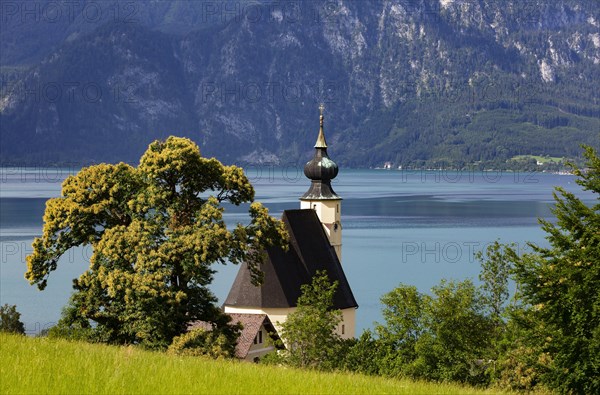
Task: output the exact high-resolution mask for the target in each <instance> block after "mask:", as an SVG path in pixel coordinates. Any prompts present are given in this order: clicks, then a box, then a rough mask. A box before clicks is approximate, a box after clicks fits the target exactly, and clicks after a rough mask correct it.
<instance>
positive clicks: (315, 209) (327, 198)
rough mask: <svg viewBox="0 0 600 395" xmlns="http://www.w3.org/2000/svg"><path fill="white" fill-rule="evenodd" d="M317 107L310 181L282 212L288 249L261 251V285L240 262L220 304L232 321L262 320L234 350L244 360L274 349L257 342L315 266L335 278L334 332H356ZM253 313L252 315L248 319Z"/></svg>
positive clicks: (333, 168)
mask: <svg viewBox="0 0 600 395" xmlns="http://www.w3.org/2000/svg"><path fill="white" fill-rule="evenodd" d="M320 111H321V114H320V127H319V134H318V137H317V142H316V144H315V154H314V157H313V158H312V159H311V160H310V161H309V162H308V163H307V164H306V165H305V166H304V174H305V175H306V177H307V178H309V179H310V180H311V184H310V187H309V189H308V191H307V192H306V193H305V194H304V195H302V197H301V198H300V209H296V210H285V211H284V212H283V215H282V221H283V223H284V224H285V227H286V229H287V231H288V233H289V236H290V243H289V249H288V250H287V251H284V250H282V249H281V248H269V249H267V250H266V251H265V252H266V256H267V257H266V261H265V262H264V264H262V265H261V270H262V271H263V273H264V281H263V284H262V285H260V286H254V285H253V284H252V282H251V278H250V271H249V269H248V265H247V264H246V263H243V264H242V265H241V266H240V268H239V271H238V274H237V276H236V278H235V281H234V283H233V285H232V287H231V290H230V291H229V295H228V296H227V299H226V300H225V303H224V310H225V313H228V314H230V315H231V316H232V318H233V319H234V321H235V320H236V318H237V317H244V320H246V321H247V322H253V323H254V322H255V321H256V322H259V321H260V323H261V324H260V325H258V324H253V325H252V328H253V329H252V331H253V332H255V333H256V335H255V338H254V341H253V342H252V343H253V347H250V348H248V347H247V344H246V343H248V342H247V341H243V342H242V343H244V350H243V351H242V352H239V353H237V354H239V355H238V356H239V357H240V358H244V359H246V360H255V358H260V357H261V356H263V355H264V354H266V353H268V352H270V351H272V350H273V347H272V346H271V347H268V346H266V345H265V346H264V347H262V348H261V347H259V346H258V345H260V344H264V339H266V335H267V330H266V328H267V327H268V328H272V329H275V330H276V331H277V332H279V330H280V328H281V326H280V323H282V322H284V321H285V320H286V319H287V316H288V314H290V313H291V312H293V311H294V310H295V309H296V305H297V301H298V297H299V296H300V295H301V290H300V288H301V286H302V285H303V284H309V283H310V282H311V281H312V278H313V276H314V275H315V273H316V272H317V271H319V270H325V271H326V272H327V274H328V276H329V279H330V280H331V281H332V282H333V281H337V282H338V288H337V290H336V294H335V296H334V306H333V307H334V308H335V309H339V310H341V312H342V321H341V322H340V324H339V325H338V328H337V333H338V334H339V335H340V336H341V337H342V338H344V339H349V338H353V337H354V336H355V333H356V329H355V327H356V309H357V308H358V304H357V303H356V300H355V299H354V295H353V294H352V290H351V288H350V284H349V283H348V280H347V279H346V275H345V274H344V270H343V269H342V265H341V260H342V223H341V202H342V198H341V197H339V196H338V195H337V194H336V193H335V192H334V191H333V188H332V187H331V180H332V179H334V178H335V177H336V176H337V174H338V171H339V169H338V166H337V164H336V163H335V162H334V161H333V160H331V159H330V158H329V156H328V155H327V143H326V140H325V133H324V130H323V123H324V116H323V107H322V106H321V107H320ZM253 316H254V317H257V318H256V319H255V320H252V319H250V318H251V317H253ZM259 316H260V317H259ZM249 317H250V318H249ZM242 324H243V323H242ZM258 327H260V331H258V330H257V328H258ZM263 331H264V333H263ZM245 337H248V334H245ZM238 343H240V342H238ZM238 348H239V344H238ZM236 351H237V350H236ZM242 355H243V356H242Z"/></svg>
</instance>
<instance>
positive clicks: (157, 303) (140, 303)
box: [25, 137, 286, 347]
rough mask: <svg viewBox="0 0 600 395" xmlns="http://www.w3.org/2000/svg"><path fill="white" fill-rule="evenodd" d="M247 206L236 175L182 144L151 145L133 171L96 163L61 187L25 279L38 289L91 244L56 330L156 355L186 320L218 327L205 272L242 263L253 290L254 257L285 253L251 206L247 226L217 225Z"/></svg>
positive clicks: (242, 181) (271, 224)
mask: <svg viewBox="0 0 600 395" xmlns="http://www.w3.org/2000/svg"><path fill="white" fill-rule="evenodd" d="M253 198H254V189H253V188H252V185H251V184H250V182H249V181H248V179H247V178H246V176H245V175H244V173H243V171H242V169H241V168H239V167H236V166H224V165H222V164H221V163H220V162H219V161H217V160H216V159H214V158H213V159H207V158H203V157H202V156H201V155H200V150H199V148H198V147H197V146H196V145H195V144H194V143H193V142H192V141H190V140H188V139H185V138H177V137H169V138H168V139H167V140H166V141H155V142H153V143H152V144H150V146H149V147H148V150H147V151H146V152H145V153H144V155H143V156H142V158H141V160H140V164H139V166H137V167H132V166H130V165H127V164H124V163H119V164H116V165H112V164H100V165H96V166H91V167H88V168H84V169H82V170H81V171H80V172H79V173H78V174H77V175H75V176H70V177H68V178H67V179H66V180H65V181H64V183H63V185H62V196H61V197H59V198H55V199H50V200H49V201H48V202H47V204H46V211H45V214H44V229H43V235H42V237H40V238H36V239H35V240H34V243H33V248H34V251H33V253H32V254H31V255H29V256H28V257H27V266H28V270H27V273H26V274H25V277H26V278H27V279H28V280H29V281H30V283H31V284H37V286H38V287H39V288H40V289H44V287H45V286H46V283H47V281H48V277H49V275H50V273H51V272H52V271H53V270H55V269H56V267H57V263H58V260H59V258H60V257H61V256H62V255H63V254H64V253H65V252H66V251H67V250H69V249H70V248H72V247H75V246H82V245H91V246H92V247H93V255H92V257H91V260H90V267H89V269H88V270H87V271H86V272H84V273H83V274H82V275H81V276H80V277H79V278H78V279H76V280H74V288H75V292H74V294H73V296H72V299H71V304H70V306H69V307H68V308H67V309H65V313H64V318H63V322H62V323H61V324H62V325H67V326H73V327H77V328H80V329H81V328H83V329H89V332H90V333H93V336H95V337H96V338H97V339H99V340H102V341H107V342H113V343H138V344H143V345H146V346H150V347H165V346H167V345H168V344H169V343H170V342H171V340H172V338H173V337H174V336H177V335H180V334H181V333H183V332H184V331H185V330H186V328H187V324H188V322H190V321H194V320H204V321H209V322H214V323H218V324H223V325H225V324H226V321H227V320H226V319H223V316H222V315H221V313H220V311H219V309H218V308H217V307H216V306H215V302H216V298H215V297H214V295H213V294H212V293H211V292H210V290H209V289H208V287H207V286H208V285H209V284H210V283H211V281H212V279H213V274H214V269H213V268H212V265H213V264H215V263H226V262H227V261H229V262H232V263H239V262H241V261H242V260H245V261H247V262H248V263H249V267H250V270H251V271H252V274H253V279H254V281H255V282H256V283H259V282H260V280H261V272H260V270H259V269H258V267H259V264H260V262H261V260H262V255H261V254H260V251H262V250H263V249H264V248H265V247H267V246H271V245H280V246H283V247H284V248H285V243H286V233H285V230H284V227H283V225H282V223H281V222H280V221H278V220H276V219H274V218H272V217H270V216H269V215H268V211H267V209H266V208H264V207H263V206H262V205H260V204H259V203H252V204H251V205H250V207H249V215H250V221H249V224H247V225H242V224H238V225H237V226H236V227H235V228H234V229H228V228H227V227H226V225H225V222H224V220H223V211H224V208H223V206H222V203H231V204H234V205H239V204H242V203H245V202H252V201H253Z"/></svg>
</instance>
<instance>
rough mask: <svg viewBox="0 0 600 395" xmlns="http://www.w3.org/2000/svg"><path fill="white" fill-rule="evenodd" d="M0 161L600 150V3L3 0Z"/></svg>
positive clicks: (446, 156)
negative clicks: (159, 151)
mask: <svg viewBox="0 0 600 395" xmlns="http://www.w3.org/2000/svg"><path fill="white" fill-rule="evenodd" d="M1 6H2V7H1V8H2V9H1V12H2V13H1V15H0V18H1V19H2V24H1V27H0V34H1V37H2V38H1V40H0V50H1V53H0V77H1V84H0V88H1V92H0V127H1V135H0V142H1V144H0V154H1V156H2V160H1V162H2V163H1V164H2V165H11V164H26V165H49V164H64V163H72V164H73V163H76V164H80V165H85V164H90V163H97V162H100V161H109V162H117V161H126V162H135V161H136V160H137V159H138V158H139V156H140V154H141V153H142V152H143V151H144V150H145V149H146V147H147V146H148V144H149V143H150V142H151V141H153V140H154V139H157V138H165V137H166V136H169V135H178V136H186V137H190V138H192V139H193V140H195V141H196V142H197V143H198V144H199V145H200V147H201V150H202V152H203V154H204V155H206V156H215V157H217V158H218V159H220V160H222V161H224V162H226V163H238V164H261V163H268V164H279V165H286V164H296V163H301V162H302V161H305V160H307V159H308V157H309V156H310V155H311V152H312V146H313V144H314V140H315V139H316V135H317V131H318V114H319V112H318V106H319V104H320V103H323V104H324V105H325V108H326V109H325V117H326V120H325V133H326V136H327V142H328V144H329V146H330V149H329V151H330V152H329V153H330V156H331V157H332V158H333V159H334V160H336V161H337V162H338V163H340V164H342V165H346V166H353V167H371V166H382V165H383V164H384V163H385V162H389V163H390V164H392V165H394V166H400V165H402V166H414V167H431V166H436V167H437V166H451V167H456V168H461V167H464V166H467V165H469V164H473V163H480V164H481V163H484V164H489V165H494V164H496V165H498V164H502V163H505V162H506V161H507V160H510V159H511V158H513V157H515V156H517V155H539V156H551V157H560V158H562V157H566V158H577V157H579V155H580V152H581V148H580V144H582V143H584V144H589V145H592V146H595V147H599V146H600V93H599V92H600V89H599V88H600V6H599V3H598V1H596V0H557V1H538V0H494V1H492V0H462V1H461V0H377V1H366V0H365V1H363V0H335V1H330V0H312V1H241V0H240V1H231V0H229V1H203V0H199V1H174V2H166V1H141V0H140V1H125V0H123V1H102V2H98V1H95V2H94V1H83V0H81V1H79V2H69V1H64V2H63V1H50V0H39V1H33V2H10V1H3V2H2V4H1Z"/></svg>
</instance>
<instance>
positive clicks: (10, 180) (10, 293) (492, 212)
mask: <svg viewBox="0 0 600 395" xmlns="http://www.w3.org/2000/svg"><path fill="white" fill-rule="evenodd" d="M75 171H76V170H74V169H57V168H0V244H1V254H2V257H1V262H0V303H1V304H4V303H8V304H16V305H17V309H18V311H19V312H21V314H22V316H21V320H22V321H23V322H24V323H25V326H26V330H27V333H29V334H35V333H38V332H39V331H40V330H41V329H44V328H46V327H48V326H50V325H52V324H54V323H55V322H56V321H57V320H58V318H59V316H60V312H61V308H62V307H63V306H64V305H65V304H66V303H67V300H68V298H69V295H70V293H71V281H72V279H73V278H75V277H78V276H79V275H80V274H81V273H82V272H83V271H84V270H85V269H86V268H87V266H88V262H89V257H90V255H91V249H90V248H75V249H73V250H72V251H69V252H68V253H67V254H65V256H63V258H61V261H60V262H59V269H58V270H57V271H55V272H54V273H52V274H51V275H50V279H49V281H48V287H47V288H46V290H44V291H38V290H37V288H35V287H32V286H30V285H29V284H28V282H27V281H26V280H25V279H24V273H25V270H26V264H25V256H26V255H27V254H28V253H30V252H31V242H32V241H33V238H34V237H35V236H39V235H40V234H41V231H42V215H43V212H44V207H45V201H46V200H47V199H48V198H51V197H57V196H59V194H60V185H61V182H62V180H63V179H64V178H65V177H66V176H67V175H68V174H72V173H74V172H75ZM247 174H248V177H249V178H250V180H251V182H252V183H253V185H254V186H255V189H256V199H257V200H259V201H261V202H263V203H264V204H265V205H266V206H267V207H269V209H270V211H271V213H272V214H273V215H275V216H278V217H279V216H280V215H281V213H282V211H283V210H285V209H288V208H291V209H293V208H299V207H300V202H299V200H298V198H299V196H301V195H302V194H303V193H304V192H305V191H306V190H307V189H308V186H309V180H307V179H306V178H305V177H304V175H303V173H302V166H289V167H287V168H279V167H273V166H257V167H250V168H248V169H247ZM574 180H575V178H574V177H573V176H569V175H554V174H545V173H511V172H474V171H462V172H458V171H444V170H437V171H400V170H376V169H373V170H352V169H341V171H340V174H339V175H338V177H337V178H336V179H335V180H333V182H332V185H333V188H334V189H335V191H336V192H337V194H338V195H340V196H341V197H342V198H343V199H344V200H343V202H342V228H343V241H342V242H343V254H342V256H343V262H342V264H343V267H344V271H345V273H346V277H347V278H348V281H349V283H350V285H351V287H352V290H353V292H354V296H355V298H356V300H357V301H358V304H359V306H360V307H359V309H358V311H357V334H360V333H361V332H362V330H363V329H365V328H371V327H372V326H373V322H374V321H379V320H381V312H380V311H381V305H380V302H379V299H380V297H381V296H382V295H383V294H384V293H386V292H389V291H390V290H392V289H393V288H394V287H396V286H398V285H399V284H400V283H404V284H411V285H415V286H417V287H418V289H419V290H421V291H423V292H428V291H429V289H430V288H431V287H432V286H433V285H435V284H437V283H438V282H439V281H440V279H442V278H447V279H457V280H462V279H465V278H471V279H473V280H477V275H478V272H479V263H478V262H477V261H476V260H475V259H474V258H473V254H474V252H476V251H480V250H482V249H484V248H485V246H486V245H488V244H489V243H491V242H493V241H494V240H500V241H501V242H505V243H508V242H514V243H516V244H517V246H518V248H519V250H521V251H525V250H527V245H526V241H532V242H535V243H538V244H542V245H544V244H545V239H544V236H545V234H544V233H543V232H542V231H541V229H540V227H539V225H538V222H537V219H538V218H540V217H541V218H552V214H551V212H550V207H551V206H552V202H553V200H552V191H553V189H554V187H555V186H561V187H563V188H565V189H566V190H568V191H571V192H573V193H575V194H576V195H577V196H579V197H581V198H582V199H584V201H586V202H589V203H592V202H593V201H594V196H593V194H592V193H589V192H583V191H581V190H580V188H579V186H578V185H577V184H576V183H575V181H574ZM228 209H229V211H228V212H227V214H226V221H227V223H228V224H234V223H236V222H245V221H246V215H245V210H247V206H244V207H228ZM217 269H218V273H217V275H216V276H215V281H214V283H213V285H212V290H213V292H214V293H215V294H216V295H217V297H218V298H219V300H220V301H224V299H225V298H226V296H227V292H228V291H229V287H230V286H231V284H232V282H233V279H234V277H235V275H236V273H237V270H238V267H237V266H233V265H225V266H219V267H217Z"/></svg>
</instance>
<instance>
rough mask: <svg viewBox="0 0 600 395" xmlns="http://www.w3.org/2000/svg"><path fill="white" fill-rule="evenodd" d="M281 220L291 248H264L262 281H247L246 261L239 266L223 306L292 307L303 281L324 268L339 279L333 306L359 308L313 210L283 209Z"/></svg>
mask: <svg viewBox="0 0 600 395" xmlns="http://www.w3.org/2000/svg"><path fill="white" fill-rule="evenodd" d="M282 221H283V222H284V224H285V226H286V228H287V231H288V233H289V235H290V248H289V249H288V251H283V250H282V249H280V248H269V249H267V251H266V253H267V259H266V262H265V263H264V264H263V265H262V266H261V269H262V271H263V272H264V282H263V284H262V285H261V286H258V287H256V286H254V285H252V283H251V282H250V272H249V270H248V266H247V264H245V263H243V264H242V265H241V266H240V269H239V271H238V274H237V277H236V278H235V281H234V283H233V286H232V287H231V290H230V291H229V295H228V296H227V299H226V300H225V306H230V307H255V308H287V307H295V306H296V303H297V301H298V297H299V296H300V294H301V292H300V287H301V286H302V284H309V283H310V282H311V281H312V277H313V276H314V275H315V272H316V271H317V270H325V271H326V272H327V273H328V275H329V278H330V280H331V281H338V288H337V291H336V294H335V297H334V306H333V307H334V308H336V309H346V308H351V307H358V304H357V303H356V300H355V299H354V295H353V294H352V290H351V289H350V285H349V284H348V280H347V279H346V275H345V274H344V271H343V269H342V265H341V264H340V261H339V259H338V257H337V255H336V253H335V250H334V249H333V247H331V245H330V244H329V239H328V238H327V234H326V233H325V230H324V229H323V225H322V224H321V222H320V221H319V217H318V216H317V214H316V212H315V211H314V210H311V209H304V210H286V211H284V212H283V216H282Z"/></svg>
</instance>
